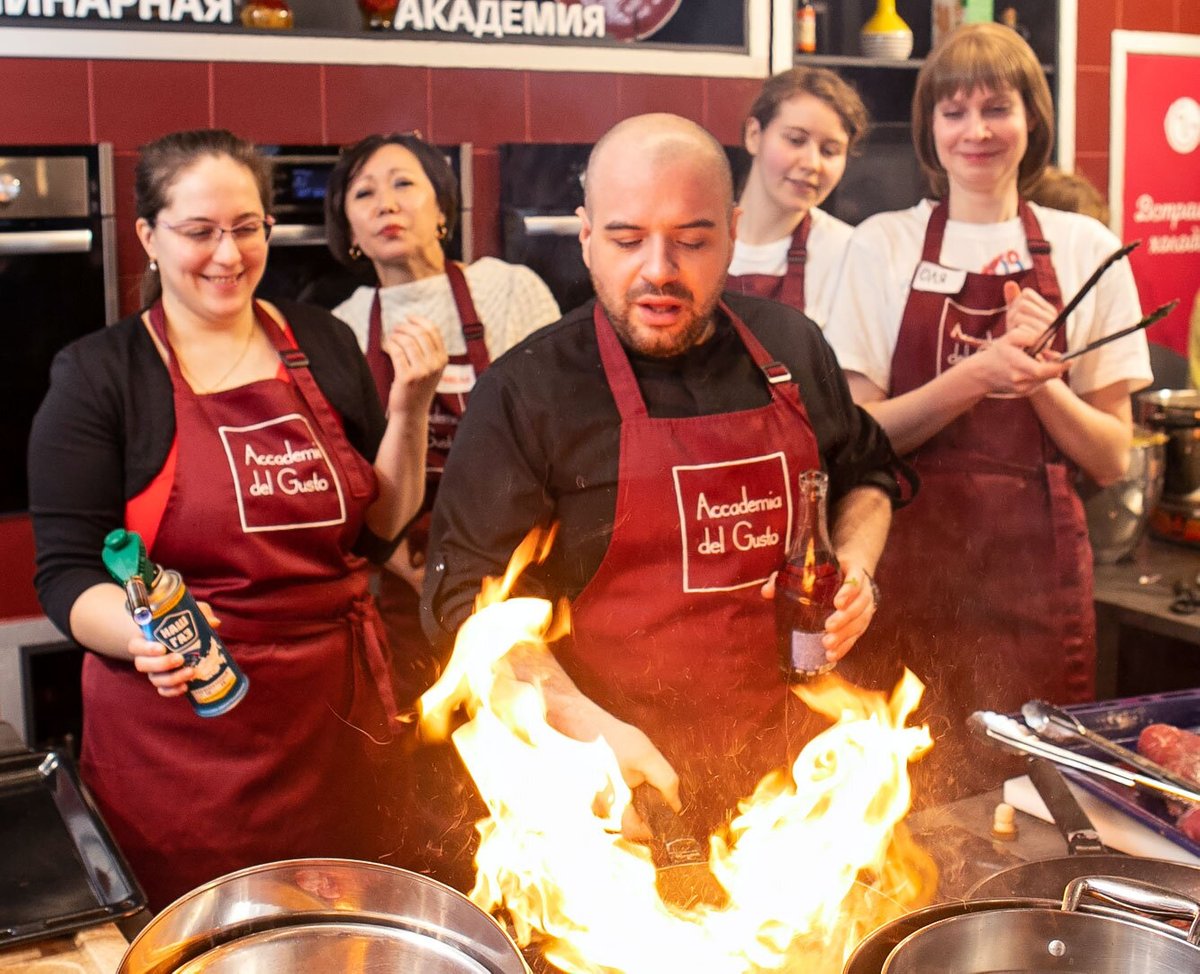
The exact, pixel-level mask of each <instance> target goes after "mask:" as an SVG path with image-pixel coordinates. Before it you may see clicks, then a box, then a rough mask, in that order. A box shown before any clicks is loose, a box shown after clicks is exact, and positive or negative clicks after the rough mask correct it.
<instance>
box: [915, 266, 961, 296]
mask: <svg viewBox="0 0 1200 974" xmlns="http://www.w3.org/2000/svg"><path fill="white" fill-rule="evenodd" d="M966 280H967V272H966V271H956V270H955V269H954V268H952V267H943V266H942V265H941V264H934V263H932V262H931V261H928V260H923V261H921V263H920V264H919V265H918V267H917V273H916V274H914V275H913V285H912V286H913V290H914V291H929V292H931V293H933V294H958V292H959V291H961V290H962V289H963V284H965V283H966Z"/></svg>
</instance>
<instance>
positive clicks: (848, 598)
mask: <svg viewBox="0 0 1200 974" xmlns="http://www.w3.org/2000/svg"><path fill="white" fill-rule="evenodd" d="M842 569H843V571H844V572H845V581H843V582H842V587H841V588H839V589H838V590H837V594H836V595H835V596H834V597H833V604H834V606H835V607H836V609H837V611H836V612H834V613H833V614H832V615H830V617H829V618H828V619H826V620H825V635H824V636H822V637H821V644H822V645H823V646H824V647H825V658H826V659H827V660H829V661H830V662H836V661H837V660H840V659H841V658H842V657H843V656H845V655H846V654H847V653H848V652H850V650H851V649H852V648H853V646H854V644H855V643H856V642H858V639H859V637H860V636H861V635H862V634H863V633H864V632H866V631H867V626H869V625H870V624H871V620H872V619H873V618H874V617H875V608H876V605H875V586H873V585H872V584H871V581H870V576H869V575H867V572H866V569H865V568H863V567H862V566H861V565H855V564H846V565H843V566H842Z"/></svg>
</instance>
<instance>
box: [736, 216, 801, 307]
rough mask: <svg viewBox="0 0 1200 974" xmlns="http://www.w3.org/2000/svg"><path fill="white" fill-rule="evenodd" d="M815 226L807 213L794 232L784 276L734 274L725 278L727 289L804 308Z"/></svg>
mask: <svg viewBox="0 0 1200 974" xmlns="http://www.w3.org/2000/svg"><path fill="white" fill-rule="evenodd" d="M811 229H812V214H811V213H806V214H805V216H804V219H803V220H801V221H800V223H799V225H798V226H797V227H796V230H795V232H794V233H793V234H792V243H791V246H789V247H788V253H787V270H786V271H784V273H783V275H782V276H776V275H774V274H736V275H733V274H731V275H730V276H729V278H728V279H727V280H726V282H725V288H726V290H729V291H737V292H739V293H741V294H754V295H757V296H758V297H760V298H770V299H771V300H772V301H779V302H781V303H783V304H786V305H788V306H790V307H793V308H796V309H797V310H798V311H804V265H805V263H806V262H807V260H808V232H809V230H811Z"/></svg>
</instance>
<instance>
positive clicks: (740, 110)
mask: <svg viewBox="0 0 1200 974" xmlns="http://www.w3.org/2000/svg"><path fill="white" fill-rule="evenodd" d="M757 88H758V82H757V81H755V80H754V79H724V78H696V77H684V78H679V77H663V76H655V75H613V74H595V75H591V74H557V73H546V72H525V71H492V70H487V71H484V70H478V71H473V70H468V69H430V68H410V67H385V66H350V65H308V64H284V65H281V64H236V63H223V62H218V63H211V64H209V63H197V62H158V61H72V60H44V59H32V58H31V59H21V58H7V59H0V91H5V92H6V93H8V94H9V96H10V98H9V99H8V101H9V105H10V111H9V112H8V113H7V116H6V117H5V119H4V120H3V122H0V144H2V143H5V142H9V143H22V142H95V141H105V142H111V143H113V146H114V148H115V150H116V179H117V223H118V228H119V244H118V247H119V250H118V257H119V259H118V265H119V272H120V275H121V299H122V310H123V311H130V310H132V309H133V308H134V307H135V305H136V290H137V280H138V275H139V274H140V271H141V266H142V257H141V248H140V247H139V245H138V243H137V239H136V238H135V236H134V234H133V213H132V203H131V199H132V191H133V164H134V160H135V158H136V154H137V147H138V146H139V145H140V144H142V143H143V142H146V141H147V140H149V139H152V138H154V137H155V136H157V135H160V134H162V133H164V132H167V131H171V130H173V129H180V128H190V127H201V126H220V127H223V128H229V129H232V130H233V131H235V132H237V133H238V134H239V135H244V136H246V137H247V138H251V139H255V140H256V141H259V142H267V143H315V144H328V143H332V144H343V143H347V142H352V141H354V140H355V139H357V138H360V137H361V136H363V135H366V134H367V133H369V132H374V131H390V130H393V129H398V130H408V129H419V130H420V131H421V132H422V133H424V134H425V136H426V137H427V138H429V139H430V140H432V141H438V142H472V143H474V145H475V178H476V186H475V214H474V224H475V225H474V232H475V239H476V241H477V242H478V246H477V250H478V252H479V253H480V254H496V253H497V252H498V250H499V244H500V233H499V218H498V212H497V204H498V200H497V196H498V191H499V168H498V159H497V153H496V147H497V146H498V145H500V144H501V143H504V142H588V141H591V140H593V139H595V138H597V137H598V136H599V135H600V134H601V133H602V132H604V131H605V130H606V129H607V128H608V127H609V126H610V125H612V124H613V122H615V121H617V120H618V119H620V118H624V117H625V116H627V115H634V114H637V113H638V112H645V111H671V112H677V113H679V114H681V115H686V116H688V117H690V118H693V119H695V120H696V121H698V122H700V123H701V124H703V125H706V126H707V127H708V128H710V129H711V130H712V131H713V132H714V133H715V134H716V135H717V136H718V137H720V138H722V139H723V140H726V141H732V140H736V139H737V138H738V135H739V132H740V126H741V119H742V116H743V114H744V112H745V110H746V108H747V107H749V104H750V101H751V99H752V98H753V96H754V93H755V91H756V90H757Z"/></svg>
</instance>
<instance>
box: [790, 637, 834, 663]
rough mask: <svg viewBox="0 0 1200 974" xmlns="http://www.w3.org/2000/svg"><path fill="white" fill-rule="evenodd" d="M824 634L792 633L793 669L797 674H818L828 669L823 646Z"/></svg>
mask: <svg viewBox="0 0 1200 974" xmlns="http://www.w3.org/2000/svg"><path fill="white" fill-rule="evenodd" d="M824 635H825V634H824V633H823V632H796V631H794V630H793V632H792V640H791V646H792V655H791V669H792V670H793V671H794V672H797V673H817V672H819V671H820V670H822V669H823V668H826V667H827V666H828V664H829V661H828V660H827V659H825V647H824V646H823V645H822V644H821V638H822V637H823V636H824Z"/></svg>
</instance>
